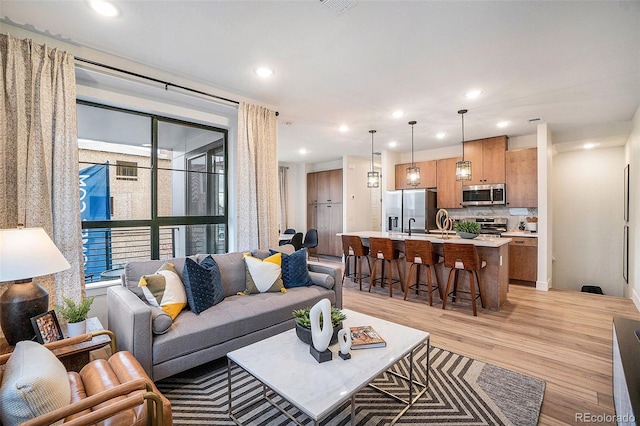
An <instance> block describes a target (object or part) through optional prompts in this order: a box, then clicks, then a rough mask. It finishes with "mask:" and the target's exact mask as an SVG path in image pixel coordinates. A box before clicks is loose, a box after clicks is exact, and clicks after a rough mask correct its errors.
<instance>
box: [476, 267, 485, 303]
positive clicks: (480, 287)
mask: <svg viewBox="0 0 640 426" xmlns="http://www.w3.org/2000/svg"><path fill="white" fill-rule="evenodd" d="M474 272H475V274H476V279H477V280H478V294H480V303H481V304H482V308H484V293H483V292H482V283H481V282H480V274H479V273H478V271H474Z"/></svg>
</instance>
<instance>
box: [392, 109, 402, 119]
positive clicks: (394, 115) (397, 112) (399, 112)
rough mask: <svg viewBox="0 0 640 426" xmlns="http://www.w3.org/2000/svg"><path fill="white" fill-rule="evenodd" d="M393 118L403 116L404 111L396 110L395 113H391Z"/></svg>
mask: <svg viewBox="0 0 640 426" xmlns="http://www.w3.org/2000/svg"><path fill="white" fill-rule="evenodd" d="M391 115H392V116H393V117H394V118H400V117H402V116H403V115H404V111H401V110H397V111H393V114H391Z"/></svg>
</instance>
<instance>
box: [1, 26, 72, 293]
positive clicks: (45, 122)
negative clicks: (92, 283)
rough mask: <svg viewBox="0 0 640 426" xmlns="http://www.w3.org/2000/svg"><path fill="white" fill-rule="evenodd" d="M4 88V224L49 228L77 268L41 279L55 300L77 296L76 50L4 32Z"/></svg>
mask: <svg viewBox="0 0 640 426" xmlns="http://www.w3.org/2000/svg"><path fill="white" fill-rule="evenodd" d="M0 90H1V91H2V96H0V111H1V113H0V114H1V117H2V118H1V119H0V228H15V227H16V226H17V225H18V224H19V223H22V224H24V225H25V226H26V227H42V228H44V229H45V231H46V232H47V233H48V234H49V236H50V237H51V238H52V239H53V241H54V242H55V244H56V246H57V247H58V248H59V249H60V251H61V252H62V254H63V255H64V256H65V258H66V259H67V260H68V261H69V263H70V264H71V268H70V269H69V270H67V271H64V272H61V273H58V274H56V275H55V277H53V276H48V277H39V278H36V279H34V281H36V282H38V283H39V284H40V285H42V286H43V287H44V288H46V289H47V291H48V292H49V303H50V304H51V305H53V303H60V302H61V301H62V296H65V297H70V298H73V299H76V300H77V299H78V298H79V296H80V295H81V294H83V293H84V280H83V276H82V240H81V229H80V228H81V227H80V208H79V206H80V199H79V191H78V142H77V125H76V84H75V74H74V64H73V56H72V55H70V54H68V53H66V52H62V51H59V50H57V49H51V48H49V47H47V46H41V45H38V44H35V43H34V42H33V41H32V40H18V39H15V38H13V37H11V36H10V35H5V34H0ZM33 261H34V262H37V261H38V259H33ZM0 287H1V288H0V291H4V289H5V287H6V286H4V285H2V286H0Z"/></svg>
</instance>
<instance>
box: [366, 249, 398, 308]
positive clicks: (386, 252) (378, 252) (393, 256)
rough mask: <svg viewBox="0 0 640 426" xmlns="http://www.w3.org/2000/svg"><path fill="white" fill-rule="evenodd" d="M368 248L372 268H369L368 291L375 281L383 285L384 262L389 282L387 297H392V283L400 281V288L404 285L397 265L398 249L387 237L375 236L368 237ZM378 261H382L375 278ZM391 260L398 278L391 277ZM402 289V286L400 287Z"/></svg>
mask: <svg viewBox="0 0 640 426" xmlns="http://www.w3.org/2000/svg"><path fill="white" fill-rule="evenodd" d="M369 249H370V255H371V256H372V257H373V269H372V270H371V277H370V278H369V292H371V287H373V286H374V285H375V283H376V282H379V283H380V287H382V286H383V284H384V272H385V263H388V264H389V265H388V268H387V282H388V284H389V297H393V285H394V284H395V283H400V287H401V288H402V287H404V284H403V282H402V273H401V272H400V266H399V265H398V260H399V259H400V250H398V249H394V248H393V242H392V241H391V240H390V239H389V238H375V237H370V238H369ZM378 262H380V263H382V271H381V273H380V278H375V276H376V266H377V265H378ZM392 262H393V263H395V264H396V269H397V270H398V277H399V279H395V278H393V271H392V270H391V263H392ZM402 290H404V288H402Z"/></svg>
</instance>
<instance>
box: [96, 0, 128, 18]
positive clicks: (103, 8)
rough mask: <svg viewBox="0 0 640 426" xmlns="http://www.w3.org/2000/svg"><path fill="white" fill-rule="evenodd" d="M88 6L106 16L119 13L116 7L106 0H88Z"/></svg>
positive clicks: (114, 15) (112, 16) (110, 16)
mask: <svg viewBox="0 0 640 426" xmlns="http://www.w3.org/2000/svg"><path fill="white" fill-rule="evenodd" d="M89 6H91V9H93V10H94V12H96V13H97V14H99V15H102V16H106V17H107V18H114V17H116V16H118V15H120V11H119V10H118V8H117V7H115V6H114V5H113V4H112V3H109V2H108V1H106V0H89Z"/></svg>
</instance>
